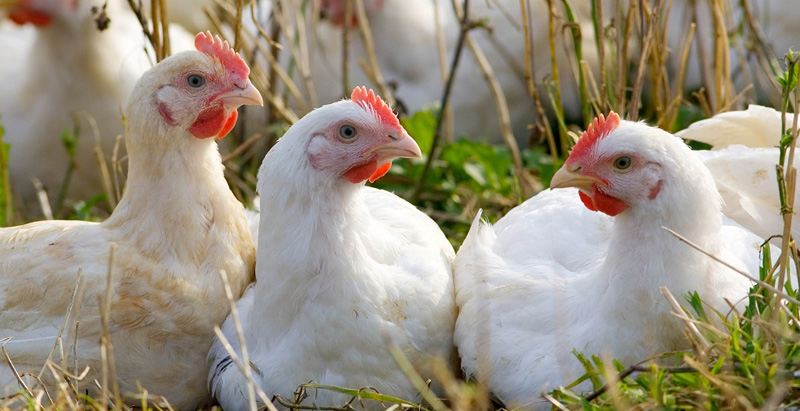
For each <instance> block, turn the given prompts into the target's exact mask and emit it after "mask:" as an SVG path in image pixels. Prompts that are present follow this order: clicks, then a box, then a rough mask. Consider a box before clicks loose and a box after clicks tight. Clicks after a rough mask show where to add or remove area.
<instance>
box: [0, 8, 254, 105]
mask: <svg viewBox="0 0 800 411" xmlns="http://www.w3.org/2000/svg"><path fill="white" fill-rule="evenodd" d="M0 1H2V0H0ZM217 100H219V101H222V102H223V104H225V105H226V106H228V107H230V108H234V109H235V108H236V107H239V106H263V105H264V99H262V98H261V93H259V92H258V89H256V86H254V85H253V83H252V82H250V80H247V85H245V86H244V87H237V89H236V90H234V91H231V92H228V93H223V94H220V95H219V96H217Z"/></svg>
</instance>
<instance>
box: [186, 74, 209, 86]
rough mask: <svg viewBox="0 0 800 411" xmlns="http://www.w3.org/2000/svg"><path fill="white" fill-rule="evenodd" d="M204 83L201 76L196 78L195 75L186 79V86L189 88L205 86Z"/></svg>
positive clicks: (204, 80)
mask: <svg viewBox="0 0 800 411" xmlns="http://www.w3.org/2000/svg"><path fill="white" fill-rule="evenodd" d="M205 83H206V79H204V78H203V77H201V76H198V75H197V74H192V75H191V76H189V77H186V84H188V85H189V87H194V88H198V87H202V86H203V84H205Z"/></svg>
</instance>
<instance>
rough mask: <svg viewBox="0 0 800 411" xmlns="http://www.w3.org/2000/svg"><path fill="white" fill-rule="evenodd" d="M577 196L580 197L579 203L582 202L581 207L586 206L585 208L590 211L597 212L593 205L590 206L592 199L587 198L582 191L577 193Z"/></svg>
mask: <svg viewBox="0 0 800 411" xmlns="http://www.w3.org/2000/svg"><path fill="white" fill-rule="evenodd" d="M578 195H579V196H580V197H581V201H582V202H583V205H585V206H586V208H588V209H589V210H592V211H597V209H596V208H594V204H592V198H591V197H589V195H587V194H586V193H584V192H583V191H578Z"/></svg>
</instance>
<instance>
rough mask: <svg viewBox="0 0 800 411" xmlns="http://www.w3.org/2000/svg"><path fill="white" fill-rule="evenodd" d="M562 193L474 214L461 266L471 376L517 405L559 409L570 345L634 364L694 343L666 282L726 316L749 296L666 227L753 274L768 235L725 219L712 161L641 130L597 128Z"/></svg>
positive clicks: (459, 293)
mask: <svg viewBox="0 0 800 411" xmlns="http://www.w3.org/2000/svg"><path fill="white" fill-rule="evenodd" d="M551 187H552V188H557V190H554V191H547V192H542V193H539V194H538V195H536V196H535V197H533V198H531V199H529V200H528V201H526V202H525V203H523V204H522V205H520V206H519V207H517V208H515V209H513V210H512V211H511V212H509V213H508V214H507V215H506V216H505V217H503V218H502V219H500V220H499V221H498V222H497V223H496V224H495V225H494V226H490V225H488V224H486V223H483V222H481V221H480V220H479V217H478V218H476V220H475V222H474V223H473V226H472V229H471V230H470V232H469V234H468V235H467V238H466V240H465V241H464V244H463V245H462V246H461V249H460V250H459V252H458V255H457V256H456V260H455V262H454V276H455V286H456V301H457V303H458V306H459V308H460V312H459V316H458V320H457V322H456V331H455V337H454V341H455V343H456V346H457V347H458V350H459V353H460V355H461V358H462V368H463V369H464V371H465V372H466V374H467V375H469V376H475V377H477V378H478V379H481V380H484V381H487V382H488V385H489V388H490V389H491V391H492V392H493V393H494V394H495V395H497V397H498V398H499V399H500V400H501V401H503V402H504V403H505V404H506V405H507V406H508V407H509V409H512V408H520V409H549V408H550V407H549V403H545V402H544V400H543V399H542V398H541V397H540V394H541V393H542V392H544V391H548V390H551V389H553V388H556V387H558V386H561V385H566V384H569V383H571V382H572V381H574V380H575V379H576V378H578V377H580V376H581V375H582V374H583V373H584V369H583V367H582V366H581V363H580V362H579V361H578V360H577V358H575V357H574V356H573V354H572V350H578V351H580V352H584V353H586V354H603V353H605V354H610V355H611V356H613V357H615V358H618V359H620V360H621V361H622V362H623V363H624V364H633V363H636V362H639V361H643V360H646V359H648V358H650V357H651V356H653V355H656V354H659V353H662V352H665V351H669V350H675V349H680V348H684V347H687V346H688V345H689V343H688V341H687V340H685V338H684V335H683V332H682V331H683V326H682V323H681V322H680V320H678V319H677V318H675V317H674V316H673V315H672V314H671V309H670V306H669V304H668V303H667V301H666V300H665V299H664V297H663V296H662V295H661V294H660V292H659V287H660V286H666V287H667V288H668V289H669V290H670V291H671V292H672V293H673V294H674V295H675V296H678V298H679V299H681V300H682V298H680V296H681V295H685V294H686V293H688V292H691V291H698V292H699V293H700V296H701V297H702V298H704V300H705V301H707V302H709V303H711V304H712V305H713V306H715V307H717V308H718V309H719V310H721V312H723V313H726V312H728V310H729V308H728V306H727V304H726V303H724V302H723V298H728V299H730V300H731V301H732V302H733V303H736V302H738V301H739V300H740V299H741V298H743V297H744V296H745V295H746V291H747V287H748V283H747V281H746V280H745V279H743V278H742V277H740V276H739V275H738V274H736V273H734V272H732V271H730V270H729V269H728V268H725V267H724V266H722V265H720V264H718V263H716V262H714V261H713V260H711V259H710V258H708V257H707V256H705V255H703V254H701V253H699V252H697V251H696V250H694V249H692V248H690V247H688V246H687V245H686V244H683V243H681V242H680V241H679V240H677V239H676V238H674V237H673V236H672V235H670V234H669V233H668V232H667V231H665V230H664V228H663V227H668V228H670V229H672V230H674V231H676V232H678V233H679V234H681V235H683V236H684V237H686V238H688V239H689V240H691V241H692V242H694V243H695V244H698V245H699V246H700V247H702V248H703V249H705V250H707V251H709V252H711V253H712V254H714V255H717V256H720V257H722V258H723V259H724V260H725V261H728V262H730V263H732V264H734V265H736V266H738V267H741V268H742V269H746V270H748V271H749V272H751V273H752V272H757V271H756V270H757V267H758V263H759V259H758V246H759V244H760V243H761V241H762V240H761V239H760V238H758V237H756V236H755V235H753V234H751V233H749V232H748V231H746V230H744V229H742V228H741V227H739V226H738V225H736V224H734V223H723V216H722V213H721V211H720V206H721V204H720V197H719V195H718V194H717V192H716V188H715V187H714V180H713V179H712V177H711V175H710V173H709V172H708V170H707V169H706V168H705V167H704V166H703V163H702V162H701V161H700V160H699V159H698V158H697V157H696V156H694V155H693V154H692V152H691V150H689V148H688V147H687V146H686V145H685V144H684V143H683V142H682V141H681V140H680V139H679V138H677V137H675V136H672V135H670V134H668V133H666V132H664V131H662V130H659V129H656V128H653V127H649V126H647V125H645V124H643V123H634V122H629V121H624V120H620V119H619V117H618V116H617V115H616V114H614V113H612V114H610V115H609V117H608V118H607V119H603V118H602V116H601V117H600V119H599V120H595V122H594V124H593V125H592V126H590V127H589V129H588V130H587V131H586V133H584V135H583V136H582V138H581V139H580V140H579V141H578V144H577V145H576V146H575V149H574V150H573V151H572V153H571V154H570V156H569V158H568V159H567V162H566V163H565V165H564V166H563V167H562V168H561V169H560V170H559V171H558V172H557V173H556V175H555V176H554V177H553V180H552V186H551ZM564 187H576V188H578V190H575V189H574V188H569V189H564ZM579 197H580V200H581V201H582V202H583V204H581V202H580V201H578V198H579ZM584 206H585V207H584ZM590 210H597V211H600V212H602V213H605V214H601V213H596V212H592V211H590ZM606 214H607V215H606ZM611 216H614V217H613V218H612V217H611ZM722 239H724V241H721V240H722Z"/></svg>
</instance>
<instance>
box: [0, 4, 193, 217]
mask: <svg viewBox="0 0 800 411" xmlns="http://www.w3.org/2000/svg"><path fill="white" fill-rule="evenodd" d="M18 1H19V4H18V5H17V6H15V8H14V9H13V10H12V12H11V13H10V15H9V17H10V18H11V19H13V20H14V21H16V22H17V23H33V24H34V25H36V30H31V28H30V27H20V28H17V29H14V28H12V27H9V24H8V23H4V25H3V28H2V30H0V36H4V37H5V38H7V39H9V40H3V39H0V42H2V44H6V43H12V42H13V46H11V47H8V48H3V58H2V59H0V73H2V74H4V75H9V77H3V78H4V79H5V81H3V82H2V83H0V122H2V124H3V126H4V127H5V130H6V135H5V142H6V143H9V144H10V153H9V157H10V159H11V160H10V172H11V182H12V185H13V189H14V193H15V194H16V195H17V196H18V197H20V198H21V200H22V203H23V204H24V205H25V206H26V209H27V211H28V215H26V217H28V218H31V217H36V216H37V215H40V214H38V213H36V210H40V208H39V206H38V197H37V195H36V190H35V189H34V186H33V184H32V183H31V178H32V177H37V178H38V179H39V180H41V181H42V183H43V186H44V188H45V189H46V190H47V191H48V194H49V197H50V202H51V206H52V205H55V203H56V201H57V198H58V196H59V192H60V190H61V189H62V186H63V185H64V183H65V175H66V174H67V169H68V168H69V162H70V160H69V154H68V152H67V149H66V148H65V147H64V145H63V144H62V142H61V136H62V133H64V132H65V131H69V132H72V131H73V128H74V125H76V124H77V125H78V126H79V127H80V135H79V136H78V141H77V147H76V152H75V154H76V158H75V160H76V162H77V165H76V168H75V170H74V174H73V175H72V177H71V180H70V182H69V191H68V192H66V193H65V194H66V197H67V198H69V199H71V200H88V199H89V198H90V197H91V196H93V195H95V194H99V193H103V192H107V191H108V190H109V188H110V187H109V188H107V187H104V185H103V180H102V177H101V172H100V167H99V166H98V159H97V155H96V153H95V150H94V148H95V146H96V145H97V144H98V142H99V143H100V147H101V148H102V149H103V153H104V155H105V158H106V161H107V162H110V160H111V156H112V151H113V148H114V145H115V144H116V137H117V136H118V135H121V134H122V132H123V124H122V113H121V107H122V104H123V103H124V102H125V100H126V99H127V97H128V95H129V94H130V92H131V90H132V88H133V86H134V84H135V82H136V80H137V79H138V78H139V77H140V76H141V75H142V73H144V71H146V70H147V69H149V68H150V67H151V66H152V64H150V61H149V59H148V58H147V56H146V54H145V46H144V45H145V39H144V36H143V35H142V29H141V26H140V25H139V23H138V21H137V20H136V18H135V17H134V16H133V14H132V13H131V12H130V10H127V9H125V8H123V7H122V6H123V5H122V0H111V1H109V2H108V6H107V8H106V13H107V14H108V16H109V17H110V18H111V22H110V25H109V26H108V29H106V30H103V31H100V30H99V29H98V27H97V24H95V22H94V21H93V15H92V10H91V9H92V6H93V5H95V4H93V3H94V2H92V1H90V0H18ZM170 32H171V34H172V38H173V50H182V49H190V48H191V44H192V40H191V37H189V36H188V35H187V34H186V33H185V32H181V30H179V29H177V28H173V29H171V30H170ZM187 37H188V38H187ZM95 126H96V127H95ZM120 157H122V155H120Z"/></svg>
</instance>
